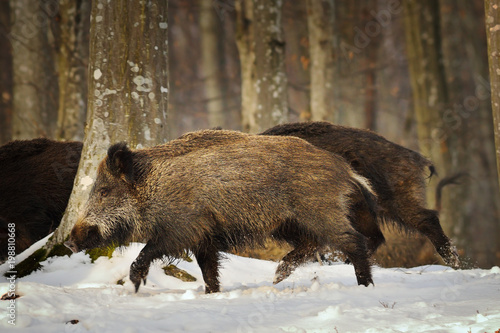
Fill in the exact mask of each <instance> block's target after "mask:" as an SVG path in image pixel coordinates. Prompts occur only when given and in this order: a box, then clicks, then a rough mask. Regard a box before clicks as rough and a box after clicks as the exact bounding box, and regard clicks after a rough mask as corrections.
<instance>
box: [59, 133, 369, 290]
mask: <svg viewBox="0 0 500 333" xmlns="http://www.w3.org/2000/svg"><path fill="white" fill-rule="evenodd" d="M360 203H364V205H361V206H362V207H365V209H367V210H368V211H369V213H370V214H371V215H372V216H373V217H374V218H376V214H377V206H376V198H375V197H374V194H373V192H372V190H371V188H370V185H369V182H368V181H367V180H366V179H365V178H364V177H362V176H359V175H357V174H356V173H355V172H354V171H353V169H352V168H351V167H350V166H349V165H348V164H347V163H346V162H345V161H344V160H343V159H342V158H340V157H338V156H336V155H334V154H331V153H329V152H327V151H325V150H322V149H319V148H316V147H314V146H313V145H310V144H308V143H307V142H306V141H304V140H301V139H299V138H293V137H273V136H258V135H249V134H243V133H240V132H235V131H225V130H219V131H214V130H205V131H199V132H192V133H188V134H186V135H184V136H182V137H180V138H178V139H176V140H173V141H171V142H169V143H167V144H163V145H159V146H156V147H153V148H146V149H138V150H130V149H129V148H128V147H127V145H126V144H125V143H117V144H114V145H112V146H111V147H110V148H109V150H108V154H107V156H106V157H105V158H104V160H103V161H102V162H101V164H100V165H99V168H98V172H97V177H96V180H95V183H94V186H93V189H92V190H91V194H90V197H89V200H88V202H87V204H86V206H85V208H84V209H83V212H82V214H81V216H80V217H79V219H78V221H77V222H76V224H75V226H74V228H73V230H72V231H71V234H70V238H69V240H68V241H67V242H66V246H68V247H69V248H70V249H71V250H72V251H74V252H77V251H80V250H84V249H91V248H94V247H99V246H105V245H107V244H110V243H117V244H125V243H127V242H129V241H132V240H134V241H141V242H144V243H146V245H145V247H144V248H143V250H142V251H141V253H140V254H139V256H138V257H137V258H136V259H135V261H134V262H133V263H132V265H131V268H130V279H131V281H132V282H133V283H134V285H135V288H136V291H137V290H138V289H139V286H140V284H141V282H142V281H144V283H146V276H147V274H148V271H149V266H150V264H151V262H152V261H153V260H155V259H160V258H162V257H164V256H167V257H178V256H181V255H182V254H183V253H184V252H185V251H186V250H187V251H190V252H192V253H193V254H194V255H195V257H196V260H197V262H198V264H199V266H200V268H201V271H202V274H203V279H204V281H205V285H206V288H205V292H206V293H212V292H218V291H219V280H218V269H219V259H220V252H224V251H228V250H230V249H237V248H242V247H246V246H259V245H262V243H263V241H264V240H265V239H266V238H267V237H274V238H276V239H278V240H281V241H286V242H288V243H290V244H292V245H293V246H294V249H293V250H292V251H291V252H290V253H288V254H287V255H286V256H285V257H284V258H283V259H282V261H281V262H280V264H279V265H278V268H277V271H276V277H275V280H274V282H275V283H278V282H280V281H281V280H283V279H284V278H286V277H287V276H288V275H289V274H291V272H292V271H293V269H294V268H295V267H296V266H298V265H300V264H301V263H302V262H304V261H305V260H306V259H307V258H311V257H312V256H313V255H314V253H315V250H316V248H317V247H318V246H326V245H329V246H332V247H335V248H338V249H339V250H341V251H343V252H344V253H345V254H346V255H347V257H348V258H349V259H350V261H351V262H352V263H353V265H354V268H355V274H356V278H357V281H358V284H360V285H365V286H368V285H369V284H370V283H373V281H372V277H371V270H370V264H369V261H368V253H367V248H366V247H367V246H366V237H365V236H363V235H362V234H361V233H359V232H358V231H357V230H356V229H355V228H354V227H353V225H352V223H351V219H352V217H351V215H352V213H353V212H352V209H353V208H354V205H355V204H357V205H358V206H359V204H360Z"/></svg>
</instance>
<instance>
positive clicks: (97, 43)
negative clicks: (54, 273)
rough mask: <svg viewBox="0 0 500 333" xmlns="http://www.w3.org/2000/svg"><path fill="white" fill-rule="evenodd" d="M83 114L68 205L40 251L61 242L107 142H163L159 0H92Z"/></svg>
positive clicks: (162, 10) (162, 14)
mask: <svg viewBox="0 0 500 333" xmlns="http://www.w3.org/2000/svg"><path fill="white" fill-rule="evenodd" d="M91 18H92V19H91V30H90V56H89V63H90V66H89V73H88V75H89V87H88V89H89V92H90V93H89V99H88V105H89V110H88V114H87V126H86V128H85V133H86V134H85V140H84V146H83V150H82V157H81V161H80V166H79V168H78V172H77V175H76V178H75V184H74V187H73V192H72V194H71V197H70V200H69V203H68V207H67V209H66V212H65V214H64V217H63V219H62V221H61V224H60V226H59V228H58V229H57V230H56V232H55V233H54V236H53V237H52V238H51V239H50V240H49V242H48V243H47V245H46V248H51V247H52V246H53V245H55V244H58V243H61V242H63V241H64V240H65V238H66V237H67V235H68V234H69V232H70V231H71V229H72V227H73V225H74V223H75V222H76V220H77V216H78V213H79V212H80V211H81V208H82V206H83V205H84V204H85V202H86V200H87V198H88V195H89V192H90V189H91V188H92V183H93V181H94V178H95V175H96V173H97V167H98V165H99V163H100V161H101V160H102V159H103V158H104V156H105V155H106V151H107V149H108V147H109V146H110V144H112V143H115V142H118V141H127V142H128V144H129V146H131V147H132V148H141V147H150V146H154V145H157V144H160V143H164V142H166V141H167V140H168V135H167V134H168V133H167V128H168V127H167V105H168V71H167V63H168V52H167V50H168V34H167V2H165V1H160V0H157V1H143V2H141V3H140V2H135V1H134V2H131V1H125V0H123V1H113V2H108V1H93V3H92V15H91Z"/></svg>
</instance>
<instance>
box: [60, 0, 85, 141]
mask: <svg viewBox="0 0 500 333" xmlns="http://www.w3.org/2000/svg"><path fill="white" fill-rule="evenodd" d="M59 12H60V23H59V24H60V26H61V29H60V31H61V35H60V47H59V56H58V70H59V111H58V118H57V133H56V137H57V139H60V140H79V141H82V140H83V137H84V133H83V130H84V124H85V117H86V114H87V67H88V57H89V53H88V52H89V40H88V39H89V29H90V26H89V24H90V2H89V1H76V0H61V1H60V10H59Z"/></svg>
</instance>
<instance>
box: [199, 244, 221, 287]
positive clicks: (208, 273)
mask: <svg viewBox="0 0 500 333" xmlns="http://www.w3.org/2000/svg"><path fill="white" fill-rule="evenodd" d="M193 252H194V255H195V257H196V261H198V266H200V269H201V273H202V274H203V280H204V281H205V294H211V293H216V292H219V291H220V285H219V251H218V249H217V248H216V247H215V246H214V245H213V244H212V243H211V241H206V242H204V243H202V244H200V246H199V247H198V248H197V249H196V250H195V251H193Z"/></svg>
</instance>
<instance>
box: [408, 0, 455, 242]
mask: <svg viewBox="0 0 500 333" xmlns="http://www.w3.org/2000/svg"><path fill="white" fill-rule="evenodd" d="M404 10H405V17H404V20H405V31H406V44H407V53H408V65H409V68H410V81H411V86H412V91H413V105H414V109H415V116H416V118H417V134H418V139H419V146H420V151H421V152H422V154H423V155H424V156H426V157H428V158H430V159H431V160H432V161H433V162H434V164H435V166H436V168H437V170H438V172H439V173H440V174H441V175H447V174H449V173H450V151H449V145H448V137H447V135H446V134H445V133H444V129H443V127H442V125H443V120H442V119H443V114H444V111H445V109H446V107H447V106H448V104H449V99H448V91H447V86H446V81H445V73H444V67H443V64H442V54H441V34H440V23H439V4H438V3H437V2H428V1H425V2H420V1H415V0H408V1H405V2H404ZM434 178H436V177H433V179H431V181H430V183H431V185H430V186H428V191H427V201H428V203H429V206H430V207H433V205H434V202H435V195H434V188H435V185H436V180H435V179H434ZM442 206H443V214H442V219H441V222H442V224H443V225H444V228H445V229H446V230H447V231H448V232H449V231H450V230H451V228H452V221H449V219H447V218H446V217H447V211H448V210H449V209H450V208H451V207H450V203H449V202H443V203H442Z"/></svg>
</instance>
